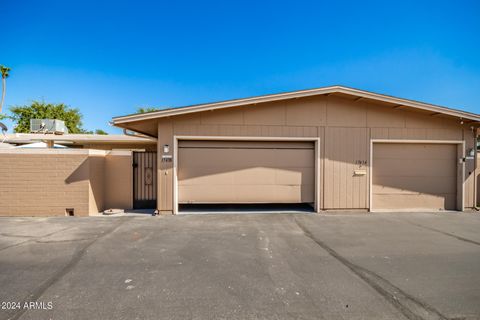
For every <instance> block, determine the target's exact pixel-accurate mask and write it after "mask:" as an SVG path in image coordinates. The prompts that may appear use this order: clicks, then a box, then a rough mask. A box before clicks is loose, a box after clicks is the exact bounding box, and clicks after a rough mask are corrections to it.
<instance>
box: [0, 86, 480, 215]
mask: <svg viewBox="0 0 480 320" xmlns="http://www.w3.org/2000/svg"><path fill="white" fill-rule="evenodd" d="M112 123H113V124H114V125H115V126H118V127H121V128H124V129H128V130H130V131H133V132H137V133H138V134H142V135H144V137H129V138H131V139H139V140H136V141H130V142H129V143H130V144H129V145H128V146H127V145H126V144H125V147H124V148H121V147H118V141H117V142H116V143H114V142H112V141H104V142H105V143H103V144H101V143H96V144H97V146H100V145H101V146H102V147H101V148H100V147H96V146H95V143H90V144H86V143H85V144H84V146H85V147H84V148H81V149H75V150H74V149H72V148H69V149H67V150H58V149H55V150H52V149H45V150H41V151H23V150H22V151H18V150H16V151H12V150H11V149H6V150H0V170H1V172H0V175H1V176H2V180H3V181H4V182H2V185H1V186H0V188H1V196H0V214H1V215H37V214H47V215H63V214H65V212H67V211H68V210H69V209H72V208H74V209H75V214H76V215H77V212H78V214H80V215H88V214H94V213H96V212H98V211H101V210H104V209H107V208H123V209H130V208H141V207H152V208H156V209H158V210H159V212H160V213H162V214H172V213H173V214H175V213H178V212H179V210H181V209H182V207H183V206H185V205H189V204H247V203H248V204H250V203H275V204H308V205H311V207H312V208H313V210H314V211H315V212H321V211H322V210H361V211H380V210H392V211H404V210H428V211H437V210H465V209H469V208H473V207H475V204H476V193H477V186H476V181H475V180H476V179H475V177H476V167H477V166H476V158H477V156H476V143H475V141H476V137H477V128H478V127H479V124H480V115H478V114H473V113H469V112H465V111H461V110H455V109H450V108H445V107H440V106H435V105H431V104H427V103H422V102H417V101H412V100H407V99H401V98H396V97H392V96H386V95H381V94H376V93H372V92H367V91H362V90H357V89H352V88H347V87H343V86H332V87H324V88H318V89H311V90H302V91H295V92H288V93H280V94H272V95H266V96H259V97H251V98H244V99H237V100H229V101H222V102H216V103H208V104H200V105H194V106H187V107H180V108H172V109H164V110H160V111H155V112H150V113H144V114H134V115H127V116H121V117H116V118H114V119H113V121H112ZM52 139H53V138H52ZM105 139H108V138H105ZM141 139H143V140H141ZM147 141H148V142H147ZM142 144H143V145H142ZM113 145H115V147H112V146H113ZM100 149H102V150H100ZM29 152H30V153H29ZM47 158H48V159H47ZM52 163H53V164H55V165H53V164H52ZM40 172H41V173H40ZM66 210H67V211H66Z"/></svg>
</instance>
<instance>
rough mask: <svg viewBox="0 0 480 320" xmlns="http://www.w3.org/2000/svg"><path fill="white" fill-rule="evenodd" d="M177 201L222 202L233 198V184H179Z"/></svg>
mask: <svg viewBox="0 0 480 320" xmlns="http://www.w3.org/2000/svg"><path fill="white" fill-rule="evenodd" d="M178 194H179V198H178V202H179V203H224V202H225V199H233V198H235V190H234V188H233V185H224V184H222V185H202V186H198V185H185V186H184V185H179V186H178Z"/></svg>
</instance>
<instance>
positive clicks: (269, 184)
mask: <svg viewBox="0 0 480 320" xmlns="http://www.w3.org/2000/svg"><path fill="white" fill-rule="evenodd" d="M314 154H315V152H314V144H313V143H312V142H261V141H256V142H255V141H251V142H250V141H249V142H246V141H180V142H179V149H178V171H177V176H178V202H179V203H313V202H314V201H315V197H314V190H315V187H314V184H315V156H314Z"/></svg>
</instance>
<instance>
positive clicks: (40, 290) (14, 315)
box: [6, 217, 133, 320]
mask: <svg viewBox="0 0 480 320" xmlns="http://www.w3.org/2000/svg"><path fill="white" fill-rule="evenodd" d="M132 218H133V217H130V218H124V219H122V220H121V221H120V222H118V223H117V224H115V225H114V226H112V227H111V228H109V229H108V230H107V231H105V232H102V233H100V234H99V235H97V236H96V237H93V239H92V241H90V242H88V243H87V244H86V245H85V246H83V247H82V248H80V249H77V250H76V252H75V253H74V254H73V255H72V258H71V259H70V261H69V262H68V263H67V264H66V265H65V266H63V267H62V268H61V269H59V270H58V271H57V272H55V273H54V274H53V275H52V276H51V277H50V278H49V279H47V280H46V281H45V282H44V283H42V284H41V285H40V286H38V287H37V288H36V289H35V290H33V292H31V293H30V294H28V295H27V296H26V297H25V298H24V299H22V300H21V302H20V303H21V305H22V306H23V304H24V303H25V302H35V301H37V300H38V299H39V298H40V297H41V296H42V295H43V294H44V293H45V291H47V289H48V288H50V287H51V286H53V285H54V284H55V283H57V282H58V281H59V280H61V279H62V278H63V277H64V276H65V275H66V274H68V273H69V272H70V271H71V270H72V269H73V268H74V267H75V266H76V265H77V264H78V262H80V259H81V258H82V257H83V256H84V255H85V253H86V251H87V249H88V248H89V247H90V246H91V245H93V244H94V243H95V242H96V241H98V240H99V239H101V238H104V237H106V236H107V235H109V234H111V233H113V232H115V231H116V230H117V229H118V228H120V226H121V225H122V224H124V223H125V222H127V221H129V220H131V219H132ZM26 311H28V309H20V310H12V311H11V312H10V313H7V317H6V319H8V320H17V319H19V318H20V317H21V316H22V315H23V314H24V313H25V312H26Z"/></svg>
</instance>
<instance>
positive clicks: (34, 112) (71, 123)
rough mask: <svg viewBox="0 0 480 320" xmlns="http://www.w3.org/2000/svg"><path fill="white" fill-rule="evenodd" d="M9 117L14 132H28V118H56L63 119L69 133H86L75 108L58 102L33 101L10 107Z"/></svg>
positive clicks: (78, 112)
mask: <svg viewBox="0 0 480 320" xmlns="http://www.w3.org/2000/svg"><path fill="white" fill-rule="evenodd" d="M10 112H11V113H12V115H11V117H10V118H11V119H12V120H13V122H15V124H16V126H15V132H19V133H28V132H30V119H58V120H63V121H65V126H66V127H67V128H68V132H69V133H88V131H85V130H84V129H83V127H82V117H83V116H82V114H81V113H80V111H79V110H78V109H76V108H70V107H69V106H67V105H65V104H63V103H58V104H52V103H45V102H39V101H33V102H32V103H31V104H30V105H24V106H13V107H11V108H10Z"/></svg>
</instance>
